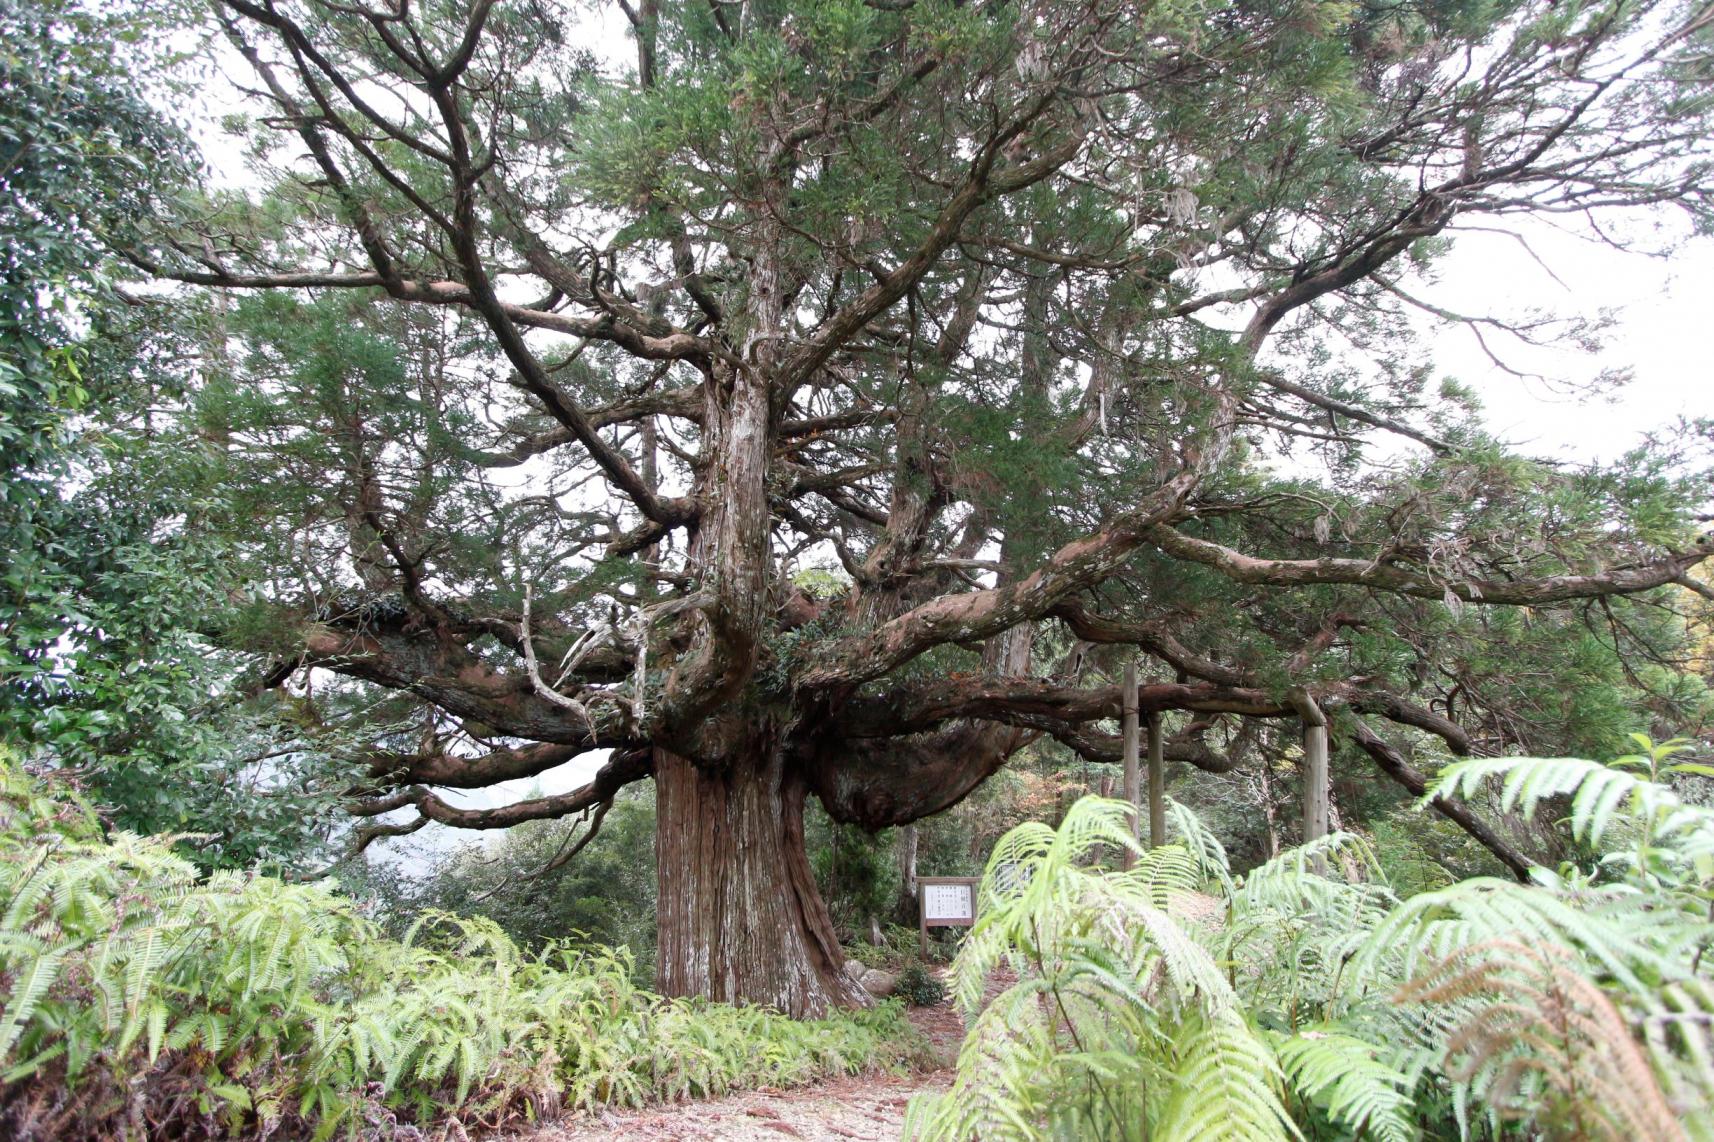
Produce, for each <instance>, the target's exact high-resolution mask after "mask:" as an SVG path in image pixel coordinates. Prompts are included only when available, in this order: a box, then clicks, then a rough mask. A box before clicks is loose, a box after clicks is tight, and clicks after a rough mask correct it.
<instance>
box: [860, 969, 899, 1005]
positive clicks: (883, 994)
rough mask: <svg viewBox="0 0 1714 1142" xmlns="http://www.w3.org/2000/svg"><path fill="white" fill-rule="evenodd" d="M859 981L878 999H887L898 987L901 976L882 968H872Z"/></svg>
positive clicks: (865, 989) (864, 988)
mask: <svg viewBox="0 0 1714 1142" xmlns="http://www.w3.org/2000/svg"><path fill="white" fill-rule="evenodd" d="M857 982H858V983H859V984H861V985H862V987H863V990H864V991H866V992H868V993H869V994H870V995H872V996H874V997H875V998H876V999H885V998H887V997H888V996H889V995H891V994H893V992H894V991H895V990H897V989H898V986H899V977H898V976H896V975H894V974H893V973H892V972H889V971H882V970H881V969H880V968H870V969H869V970H868V971H866V972H864V973H863V977H862V978H861V979H859V980H858V981H857Z"/></svg>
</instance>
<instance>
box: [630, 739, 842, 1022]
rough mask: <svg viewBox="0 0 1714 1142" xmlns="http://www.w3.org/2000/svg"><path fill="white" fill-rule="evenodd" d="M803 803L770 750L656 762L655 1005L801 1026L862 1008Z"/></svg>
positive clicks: (664, 756)
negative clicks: (716, 1006)
mask: <svg viewBox="0 0 1714 1142" xmlns="http://www.w3.org/2000/svg"><path fill="white" fill-rule="evenodd" d="M805 793H806V788H805V785H804V782H803V780H802V778H801V776H800V775H799V774H798V773H797V772H796V771H795V770H794V769H793V768H791V767H789V766H788V765H787V762H786V759H785V757H784V754H783V752H782V751H780V750H779V749H777V748H774V747H771V746H761V747H759V748H758V749H757V751H756V753H755V754H754V755H753V756H751V757H749V758H746V759H743V761H742V762H741V763H739V764H735V765H732V766H729V767H724V768H721V769H718V770H716V769H712V768H701V767H698V766H696V765H694V764H693V763H691V762H690V761H689V760H688V759H686V758H684V757H681V756H679V755H678V754H675V753H672V752H670V751H668V750H664V749H657V750H656V751H655V804H656V813H657V822H658V823H657V826H656V828H657V832H656V839H655V856H656V860H657V862H658V868H659V873H658V875H659V887H660V892H659V896H660V900H659V917H660V945H659V952H658V955H657V959H656V962H657V965H658V967H657V969H656V986H657V987H658V988H659V990H660V991H661V993H662V994H664V995H699V996H705V997H707V998H709V999H715V1000H721V1001H727V1002H747V1003H760V1004H766V1005H768V1006H770V1007H774V1008H777V1009H778V1010H780V1011H782V1012H785V1013H786V1014H788V1015H791V1016H794V1017H797V1018H811V1017H815V1016H820V1015H824V1014H826V1013H827V1012H828V1011H829V1010H832V1009H834V1008H839V1007H864V1006H868V1004H869V1002H870V1000H869V997H868V995H867V994H866V993H865V992H864V991H863V990H862V989H861V988H860V987H858V986H857V985H856V983H855V982H853V981H852V980H851V978H850V977H849V976H847V975H846V974H845V972H844V970H843V967H844V959H845V957H844V953H843V952H841V951H840V948H839V941H838V939H837V938H836V937H835V935H834V932H833V924H832V921H831V920H830V919H829V918H828V914H827V908H826V906H825V905H824V904H823V903H822V900H821V894H820V892H819V891H818V890H817V888H816V884H815V876H814V874H813V872H812V871H811V869H810V865H809V856H808V854H807V852H806V851H805V849H804V839H803V805H804V796H805Z"/></svg>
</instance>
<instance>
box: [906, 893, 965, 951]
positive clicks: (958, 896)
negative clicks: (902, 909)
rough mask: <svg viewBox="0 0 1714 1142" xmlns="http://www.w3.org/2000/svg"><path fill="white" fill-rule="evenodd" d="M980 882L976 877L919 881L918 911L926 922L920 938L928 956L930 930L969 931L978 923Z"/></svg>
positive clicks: (921, 924) (921, 929) (920, 930)
mask: <svg viewBox="0 0 1714 1142" xmlns="http://www.w3.org/2000/svg"><path fill="white" fill-rule="evenodd" d="M978 882H979V879H978V878H977V877H974V876H919V877H917V910H918V915H920V916H921V918H922V919H921V923H920V926H919V932H918V934H919V935H920V936H921V938H922V947H923V953H924V954H925V955H926V954H927V952H928V930H929V929H930V928H968V927H970V925H972V924H974V923H976V885H977V883H978Z"/></svg>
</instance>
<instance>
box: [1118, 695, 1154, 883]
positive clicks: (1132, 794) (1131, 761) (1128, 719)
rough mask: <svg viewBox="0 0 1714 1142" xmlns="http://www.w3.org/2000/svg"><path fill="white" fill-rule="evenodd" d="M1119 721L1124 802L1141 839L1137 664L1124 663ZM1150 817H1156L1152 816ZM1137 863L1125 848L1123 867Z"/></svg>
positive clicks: (1151, 745)
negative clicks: (1122, 746) (1122, 744)
mask: <svg viewBox="0 0 1714 1142" xmlns="http://www.w3.org/2000/svg"><path fill="white" fill-rule="evenodd" d="M1119 710H1120V721H1121V725H1122V726H1123V729H1124V756H1125V803H1126V804H1128V805H1130V807H1131V836H1132V837H1134V838H1137V839H1139V840H1140V839H1141V833H1140V831H1139V829H1140V825H1141V822H1140V821H1139V820H1138V816H1139V814H1140V812H1141V802H1142V799H1143V789H1142V775H1141V773H1140V771H1139V767H1138V758H1137V753H1138V750H1139V745H1140V743H1139V742H1138V740H1137V739H1138V736H1139V734H1138V725H1137V664H1136V663H1134V662H1127V663H1125V681H1124V685H1123V686H1121V687H1120V691H1119ZM1154 718H1155V715H1154V714H1150V715H1149V719H1150V722H1149V724H1150V725H1153V724H1154ZM1149 756H1150V757H1151V758H1152V757H1153V756H1154V739H1153V738H1152V737H1151V738H1150V739H1149ZM1150 819H1151V820H1152V819H1153V818H1150ZM1136 863H1137V858H1136V854H1134V853H1132V852H1131V851H1130V850H1129V849H1126V850H1125V852H1124V855H1123V857H1122V867H1124V868H1130V867H1132V866H1133V865H1135V864H1136Z"/></svg>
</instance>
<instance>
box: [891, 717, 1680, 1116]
mask: <svg viewBox="0 0 1714 1142" xmlns="http://www.w3.org/2000/svg"><path fill="white" fill-rule="evenodd" d="M1638 745H1639V747H1640V752H1638V753H1637V754H1634V755H1630V756H1627V757H1625V758H1621V759H1619V760H1618V761H1616V762H1615V763H1613V764H1612V765H1610V766H1602V765H1599V764H1597V763H1594V762H1587V761H1580V760H1577V759H1533V758H1504V759H1481V760H1475V761H1468V762H1462V763H1459V764H1458V765H1456V766H1452V767H1449V768H1448V770H1447V771H1446V773H1445V774H1444V775H1443V776H1442V778H1441V780H1440V782H1439V784H1438V787H1437V788H1436V789H1435V790H1434V791H1432V795H1456V794H1460V793H1463V794H1469V793H1471V792H1473V791H1475V790H1476V789H1477V788H1479V787H1480V786H1482V785H1483V784H1484V782H1486V781H1488V780H1490V779H1492V780H1497V781H1499V782H1500V783H1501V787H1502V788H1501V791H1500V798H1501V803H1502V804H1505V805H1507V806H1517V807H1521V808H1522V809H1523V810H1524V811H1525V812H1526V813H1534V812H1536V811H1538V810H1539V809H1540V808H1542V807H1543V806H1546V805H1550V804H1551V805H1568V806H1569V809H1570V821H1571V827H1572V831H1573V832H1574V834H1575V835H1576V836H1577V837H1578V838H1579V839H1580V840H1582V841H1584V842H1586V843H1588V844H1590V845H1592V846H1603V845H1605V846H1606V847H1598V849H1597V854H1596V857H1595V859H1594V860H1593V862H1592V863H1590V864H1589V865H1588V866H1587V867H1578V866H1573V865H1568V866H1566V867H1564V868H1562V869H1561V870H1560V871H1559V872H1558V873H1557V874H1556V873H1550V872H1548V871H1547V870H1545V869H1538V870H1537V873H1536V880H1535V883H1532V884H1519V883H1516V882H1511V881H1502V880H1495V879H1488V878H1475V879H1471V880H1465V881H1459V882H1456V883H1453V884H1451V885H1449V886H1447V887H1445V888H1440V889H1436V890H1433V891H1427V892H1422V893H1419V894H1417V895H1414V896H1412V897H1410V898H1408V899H1405V900H1402V901H1401V900H1399V899H1398V898H1397V897H1395V896H1394V894H1393V892H1392V891H1391V890H1390V889H1389V887H1388V886H1387V885H1386V883H1385V881H1384V878H1382V876H1381V874H1380V868H1379V865H1378V864H1377V863H1376V861H1375V859H1374V855H1373V853H1372V851H1371V850H1370V849H1369V847H1368V846H1367V844H1366V843H1365V842H1364V841H1362V840H1361V839H1360V838H1357V837H1354V836H1351V835H1348V834H1335V835H1333V836H1329V837H1326V838H1324V839H1322V840H1320V841H1317V842H1315V843H1314V844H1312V845H1306V846H1303V847H1301V848H1298V849H1294V850H1290V851H1288V852H1285V853H1282V854H1281V855H1280V856H1279V857H1277V858H1276V859H1274V860H1272V861H1270V862H1268V863H1266V864H1264V865H1262V866H1260V867H1258V868H1257V869H1255V870H1253V871H1252V872H1250V873H1249V874H1248V875H1247V876H1244V877H1241V878H1235V877H1232V876H1231V875H1230V874H1229V873H1228V872H1227V871H1226V870H1225V868H1224V861H1223V855H1216V854H1215V852H1214V850H1213V849H1211V848H1210V846H1209V845H1208V844H1207V841H1206V840H1205V839H1202V838H1201V836H1200V833H1201V831H1202V830H1201V828H1200V826H1198V825H1196V824H1194V823H1193V819H1192V818H1191V817H1190V816H1189V814H1188V812H1187V811H1185V810H1182V809H1178V810H1176V811H1175V813H1174V819H1175V822H1176V823H1177V825H1178V830H1179V836H1180V838H1181V840H1179V841H1178V842H1176V843H1174V844H1171V845H1168V846H1165V847H1162V848H1156V849H1153V850H1150V851H1148V852H1138V858H1139V859H1138V861H1137V865H1136V868H1135V869H1134V870H1132V871H1129V872H1111V871H1105V870H1103V869H1101V868H1099V867H1096V866H1092V865H1089V864H1086V863H1084V857H1085V856H1086V854H1087V853H1088V852H1089V851H1090V850H1091V848H1092V847H1094V846H1108V847H1112V848H1126V847H1129V848H1132V851H1133V852H1137V850H1136V849H1135V847H1134V844H1133V842H1131V841H1130V840H1129V836H1128V831H1127V829H1126V828H1125V814H1126V807H1125V806H1124V805H1123V804H1121V803H1118V802H1108V801H1101V800H1097V799H1085V800H1084V801H1080V802H1079V803H1078V804H1077V805H1076V806H1075V807H1074V808H1073V810H1072V811H1071V813H1069V814H1068V815H1067V817H1066V819H1065V821H1064V823H1063V824H1062V825H1061V826H1060V828H1059V829H1058V830H1053V829H1049V828H1047V827H1046V826H1044V825H1039V824H1029V825H1024V826H1020V827H1019V828H1017V829H1014V830H1013V831H1012V832H1011V833H1009V834H1007V836H1006V837H1005V838H1004V839H1003V840H1002V841H1001V842H1000V844H999V845H998V846H997V847H996V848H995V851H994V855H993V857H992V859H991V860H990V862H989V867H988V872H987V875H986V876H985V878H984V882H983V892H982V915H981V917H980V918H979V920H978V922H977V925H976V927H975V929H974V930H973V932H972V935H971V938H970V940H969V942H968V943H967V944H966V946H965V948H964V949H963V951H962V952H961V953H960V955H959V958H958V962H957V964H956V965H955V967H954V979H955V981H956V990H957V994H958V998H959V1000H960V1002H961V1004H963V1006H964V1007H965V1009H966V1011H968V1012H970V1013H971V1014H972V1015H973V1016H974V1022H973V1023H972V1026H971V1030H970V1034H969V1037H968V1038H967V1039H966V1042H965V1045H964V1049H963V1051H962V1052H961V1055H960V1060H959V1074H958V1078H957V1081H956V1082H955V1083H954V1085H953V1087H952V1089H951V1090H950V1091H949V1092H948V1093H947V1095H946V1096H944V1097H942V1098H933V1097H924V1098H922V1099H919V1100H918V1101H917V1102H915V1103H913V1105H912V1107H911V1111H910V1114H909V1117H908V1119H907V1126H908V1134H909V1136H910V1137H913V1138H924V1139H932V1138H965V1137H970V1136H972V1135H973V1134H979V1136H980V1137H982V1138H984V1139H1002V1138H1029V1139H1043V1138H1062V1137H1079V1138H1114V1139H1119V1138H1144V1137H1148V1138H1161V1137H1235V1138H1246V1139H1263V1138H1287V1137H1294V1136H1299V1134H1300V1132H1302V1133H1303V1134H1307V1135H1308V1136H1313V1137H1326V1136H1328V1132H1329V1131H1332V1132H1333V1136H1337V1137H1368V1138H1377V1139H1389V1140H1390V1139H1398V1140H1401V1142H1402V1140H1406V1139H1413V1138H1417V1137H1419V1136H1421V1132H1423V1131H1428V1132H1429V1133H1430V1134H1432V1135H1433V1136H1436V1137H1440V1136H1460V1137H1469V1136H1471V1134H1472V1132H1476V1131H1485V1132H1487V1134H1488V1135H1489V1136H1494V1137H1498V1136H1501V1135H1507V1134H1508V1132H1510V1131H1512V1130H1514V1129H1518V1128H1521V1129H1523V1130H1524V1131H1525V1132H1526V1135H1527V1136H1529V1137H1544V1138H1559V1139H1614V1140H1621V1139H1624V1140H1631V1139H1636V1138H1651V1139H1654V1138H1660V1139H1683V1138H1691V1139H1707V1138H1711V1137H1714V1113H1711V1112H1714V1032H1711V1031H1710V1027H1711V1026H1714V984H1711V983H1710V981H1709V980H1708V979H1707V977H1706V973H1705V967H1704V959H1705V952H1706V951H1707V949H1708V948H1709V947H1710V946H1711V945H1714V920H1711V918H1710V911H1709V906H1708V899H1709V897H1708V886H1709V881H1708V873H1709V871H1710V870H1711V869H1714V863H1711V862H1710V837H1711V836H1714V834H1711V832H1710V830H1711V829H1714V809H1709V808H1707V807H1705V806H1702V805H1700V804H1697V803H1695V802H1693V801H1691V800H1688V799H1686V797H1685V796H1683V795H1682V794H1681V793H1680V792H1678V791H1676V790H1675V789H1673V788H1671V787H1669V786H1668V785H1666V784H1663V783H1662V782H1661V781H1658V780H1648V779H1646V778H1643V777H1639V776H1636V774H1634V773H1633V772H1631V771H1633V770H1636V771H1640V772H1642V773H1645V774H1647V775H1648V776H1649V777H1652V778H1674V779H1677V780H1680V781H1683V780H1701V779H1703V778H1705V777H1706V776H1708V775H1707V774H1706V773H1705V772H1704V768H1705V767H1702V766H1699V765H1697V764H1695V763H1687V762H1682V761H1673V760H1672V759H1673V757H1674V756H1675V755H1676V754H1677V753H1679V752H1680V751H1681V750H1682V749H1683V743H1680V742H1669V743H1665V744H1664V745H1659V746H1657V745H1655V744H1654V743H1653V742H1651V741H1649V740H1648V739H1646V738H1639V739H1638ZM1425 804H1426V801H1425ZM1187 845H1188V847H1187ZM1193 852H1195V853H1197V854H1198V855H1195V856H1193V855H1192V853H1193ZM1211 862H1212V863H1213V864H1214V865H1217V866H1219V867H1218V868H1217V869H1215V870H1211V869H1210V863H1211ZM1323 870H1326V871H1323ZM1204 893H1209V894H1213V895H1211V896H1210V895H1203V894H1204ZM1002 963H1008V964H1010V965H1011V966H1012V967H1013V968H1014V969H1015V970H1017V971H1018V973H1019V977H1018V982H1017V983H1016V984H1014V985H1013V986H1011V987H1010V988H1008V989H1007V990H1006V991H1005V992H1004V993H1002V994H1001V996H1000V997H999V998H998V999H997V1000H995V1001H994V1003H993V1004H992V1005H991V1006H990V1007H988V1008H987V1009H986V1010H985V1011H981V1012H980V1013H979V1014H978V1013H977V1011H976V1009H977V1007H978V1006H979V1001H980V997H981V995H982V993H983V989H984V987H985V985H986V984H987V981H988V980H989V978H990V977H991V975H992V973H993V972H994V970H995V969H996V968H997V967H998V966H999V965H1000V964H1002Z"/></svg>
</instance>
